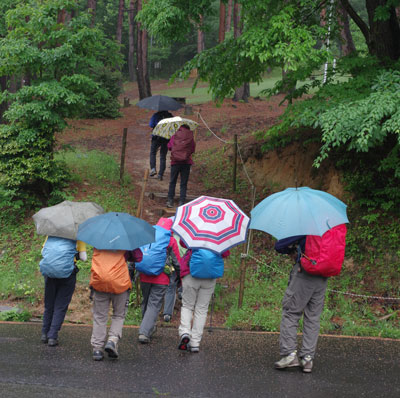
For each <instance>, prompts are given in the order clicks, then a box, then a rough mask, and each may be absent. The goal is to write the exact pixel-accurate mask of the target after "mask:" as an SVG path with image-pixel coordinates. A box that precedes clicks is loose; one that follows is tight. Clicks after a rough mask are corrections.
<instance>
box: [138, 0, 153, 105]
mask: <svg viewBox="0 0 400 398" xmlns="http://www.w3.org/2000/svg"><path fill="white" fill-rule="evenodd" d="M137 7H138V8H137V9H138V11H140V10H141V9H142V0H138V1H137ZM137 27H138V32H137V45H136V48H137V50H136V53H137V67H136V69H137V83H138V89H139V98H140V99H143V98H146V97H150V96H151V87H150V79H149V74H148V67H147V32H146V31H145V30H142V29H141V23H138V24H137Z"/></svg>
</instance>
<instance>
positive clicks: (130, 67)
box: [128, 0, 137, 82]
mask: <svg viewBox="0 0 400 398" xmlns="http://www.w3.org/2000/svg"><path fill="white" fill-rule="evenodd" d="M136 6H137V3H136V0H131V1H130V5H129V49H128V70H129V80H130V81H131V82H133V81H134V80H135V58H134V55H135V16H136V12H137V9H136Z"/></svg>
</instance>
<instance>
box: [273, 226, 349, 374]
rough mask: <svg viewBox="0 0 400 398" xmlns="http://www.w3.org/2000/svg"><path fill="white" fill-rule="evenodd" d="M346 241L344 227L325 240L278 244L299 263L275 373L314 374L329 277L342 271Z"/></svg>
mask: <svg viewBox="0 0 400 398" xmlns="http://www.w3.org/2000/svg"><path fill="white" fill-rule="evenodd" d="M345 238H346V226H345V225H344V224H341V225H337V226H336V227H333V228H331V229H330V230H328V231H327V232H325V234H323V235H322V237H320V236H314V235H307V236H305V235H301V236H292V237H289V238H285V239H281V240H278V241H277V242H276V243H275V250H276V251H278V252H279V253H282V254H289V255H292V256H293V258H294V259H295V261H296V262H295V264H294V266H293V269H292V271H291V273H290V277H289V283H288V287H287V289H286V292H285V295H284V297H283V300H282V320H281V325H280V335H279V347H280V348H279V350H280V355H281V359H280V360H279V361H277V362H275V368H276V369H286V368H292V367H301V368H302V371H303V372H304V373H311V372H312V368H313V362H314V356H315V351H316V348H317V342H318V336H319V329H320V317H321V313H322V310H323V308H324V300H325V291H326V287H327V282H328V277H330V276H335V275H338V274H339V273H340V271H341V267H342V264H343V260H344V253H345ZM302 316H303V339H302V347H301V349H300V351H299V354H298V355H297V328H298V325H299V321H300V318H301V317H302ZM299 358H300V361H299Z"/></svg>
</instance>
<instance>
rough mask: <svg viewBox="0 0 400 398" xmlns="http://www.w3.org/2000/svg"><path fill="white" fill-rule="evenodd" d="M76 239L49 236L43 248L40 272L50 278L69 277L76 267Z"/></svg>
mask: <svg viewBox="0 0 400 398" xmlns="http://www.w3.org/2000/svg"><path fill="white" fill-rule="evenodd" d="M76 253H77V251H76V240H71V239H65V238H58V237H55V236H49V237H48V238H47V241H46V243H45V245H44V247H43V250H42V256H43V259H42V260H41V261H40V263H39V265H40V272H41V273H42V274H43V276H48V277H50V278H68V277H69V276H70V275H71V274H72V271H73V270H74V268H75V263H74V257H75V254H76Z"/></svg>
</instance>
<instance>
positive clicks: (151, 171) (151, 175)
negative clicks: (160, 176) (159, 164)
mask: <svg viewBox="0 0 400 398" xmlns="http://www.w3.org/2000/svg"><path fill="white" fill-rule="evenodd" d="M156 174H157V172H156V169H151V170H150V177H153V176H155V175H156Z"/></svg>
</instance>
